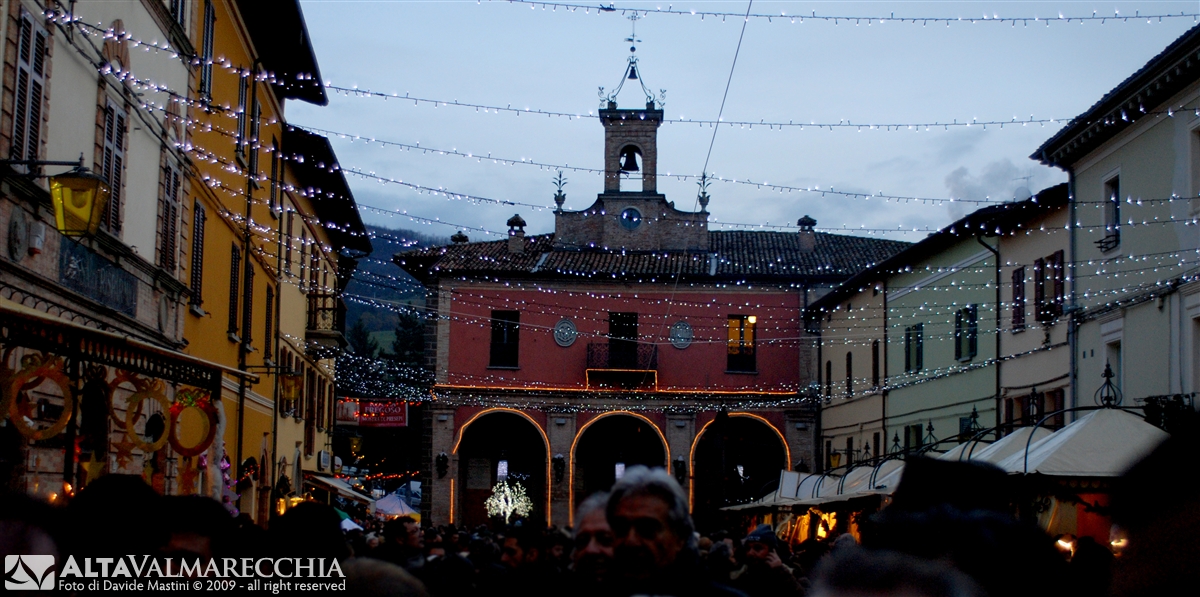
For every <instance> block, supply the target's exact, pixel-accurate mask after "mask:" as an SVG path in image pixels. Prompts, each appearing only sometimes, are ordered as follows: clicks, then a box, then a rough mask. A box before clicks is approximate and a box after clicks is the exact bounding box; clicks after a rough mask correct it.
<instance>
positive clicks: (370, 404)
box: [337, 398, 408, 427]
mask: <svg viewBox="0 0 1200 597" xmlns="http://www.w3.org/2000/svg"><path fill="white" fill-rule="evenodd" d="M337 423H338V425H357V426H359V427H407V426H408V403H407V402H404V401H401V400H370V399H366V398H344V399H342V400H339V401H338V406H337Z"/></svg>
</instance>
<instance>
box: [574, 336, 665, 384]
mask: <svg viewBox="0 0 1200 597" xmlns="http://www.w3.org/2000/svg"><path fill="white" fill-rule="evenodd" d="M587 384H588V387H589V388H596V389H625V390H633V389H653V388H654V387H656V386H657V385H658V347H657V346H655V345H653V344H639V343H637V342H635V341H632V340H611V341H609V342H593V343H590V344H588V347H587Z"/></svg>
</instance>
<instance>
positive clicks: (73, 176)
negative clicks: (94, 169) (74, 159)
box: [50, 168, 112, 236]
mask: <svg viewBox="0 0 1200 597" xmlns="http://www.w3.org/2000/svg"><path fill="white" fill-rule="evenodd" d="M111 194H112V193H111V190H110V189H109V187H108V184H107V183H106V182H105V181H104V179H103V178H101V177H99V176H97V175H95V174H92V173H91V172H88V171H87V170H84V169H83V168H76V169H74V170H72V171H70V172H67V173H65V174H59V175H58V176H51V177H50V198H51V200H52V201H53V202H54V222H55V225H56V226H57V227H58V231H59V232H60V233H62V234H63V235H64V236H85V235H92V234H95V233H96V230H97V229H99V228H100V218H101V216H102V215H103V214H104V209H105V208H106V207H107V206H108V200H109V197H110V196H111Z"/></svg>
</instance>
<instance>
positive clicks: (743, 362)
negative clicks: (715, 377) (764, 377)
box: [725, 315, 758, 373]
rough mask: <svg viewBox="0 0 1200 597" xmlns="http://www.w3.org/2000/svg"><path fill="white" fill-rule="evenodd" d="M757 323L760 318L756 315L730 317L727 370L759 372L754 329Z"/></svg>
mask: <svg viewBox="0 0 1200 597" xmlns="http://www.w3.org/2000/svg"><path fill="white" fill-rule="evenodd" d="M757 323H758V317H755V316H754V315H730V316H729V339H728V342H727V344H726V346H727V350H726V353H727V354H726V356H727V361H726V366H725V368H726V370H728V371H732V372H737V373H755V372H757V371H758V364H757V362H756V358H755V350H754V336H755V334H754V328H755V326H756V325H757Z"/></svg>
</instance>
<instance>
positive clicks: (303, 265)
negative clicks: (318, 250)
mask: <svg viewBox="0 0 1200 597" xmlns="http://www.w3.org/2000/svg"><path fill="white" fill-rule="evenodd" d="M300 225H301V226H303V225H304V221H303V219H302V220H301V221H300ZM307 250H308V231H307V230H304V229H301V230H300V259H299V261H300V280H299V282H300V284H299V286H300V292H305V291H306V290H307V288H308V287H307V286H305V284H304V279H305V278H304V273H305V272H307V271H308V262H307V261H305V259H304V258H305V255H306V254H305V251H307Z"/></svg>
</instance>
